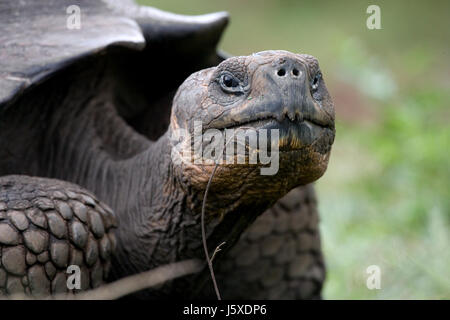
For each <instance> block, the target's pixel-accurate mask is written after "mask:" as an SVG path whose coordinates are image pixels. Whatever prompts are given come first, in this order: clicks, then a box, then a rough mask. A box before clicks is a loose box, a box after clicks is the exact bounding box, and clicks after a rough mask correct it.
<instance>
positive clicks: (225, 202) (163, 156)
mask: <svg viewBox="0 0 450 320" xmlns="http://www.w3.org/2000/svg"><path fill="white" fill-rule="evenodd" d="M168 136H169V133H166V134H165V135H163V136H162V137H161V138H160V139H159V140H158V141H157V142H155V143H152V144H151V145H150V146H149V147H148V149H147V150H145V151H144V152H142V153H140V154H138V155H136V156H135V157H133V158H131V159H128V160H126V161H121V162H111V163H110V164H108V167H107V168H108V169H107V170H108V172H107V173H106V176H110V177H114V178H113V180H114V179H118V180H117V183H114V184H112V185H111V184H110V185H109V187H108V191H107V192H106V193H105V192H104V191H101V190H99V191H98V192H99V193H100V194H101V195H99V196H100V197H101V198H102V199H106V198H107V199H108V202H109V203H110V204H111V206H112V207H113V208H114V209H115V211H116V213H117V215H118V218H119V228H118V230H117V233H116V234H117V236H118V251H117V254H116V257H115V261H114V268H113V272H114V274H113V277H114V278H119V277H122V276H124V275H128V274H133V273H137V272H141V271H145V270H148V269H151V268H154V267H156V266H159V265H162V264H167V263H170V262H175V261H179V260H184V259H190V258H198V259H200V260H202V261H204V259H205V257H204V252H203V247H202V238H201V207H202V201H203V196H204V191H205V190H204V189H194V188H192V185H191V184H190V183H189V179H188V178H187V177H186V176H185V175H183V174H182V171H181V170H180V168H179V167H178V166H176V165H174V163H173V162H172V158H171V147H170V143H169V138H168ZM212 168H213V166H207V167H205V168H204V170H205V172H204V175H205V176H206V177H208V178H209V176H210V174H211V172H212ZM221 169H222V168H221V167H219V168H218V169H217V170H218V171H220V170H221ZM242 173H243V174H244V173H245V175H247V176H252V175H258V176H259V168H256V167H255V168H249V167H248V166H242ZM218 177H219V176H218ZM222 178H223V177H222ZM250 181H252V179H250ZM261 183H262V184H263V183H264V182H261ZM266 183H267V182H266ZM102 184H103V183H102ZM105 184H106V181H105ZM257 187H258V186H257V185H255V184H252V183H249V182H248V181H247V180H246V178H243V175H236V177H234V178H233V177H230V180H229V181H227V182H225V181H223V180H220V179H219V180H217V181H216V180H214V179H213V180H212V184H211V188H210V191H209V195H208V199H207V203H206V213H205V217H206V219H205V221H206V233H207V242H208V247H209V251H210V252H211V253H212V252H213V251H214V249H215V248H216V247H217V246H218V245H219V244H220V243H222V242H226V244H225V245H224V246H223V247H222V249H224V252H226V251H227V250H228V249H229V248H231V247H232V246H233V244H234V243H235V242H236V241H237V240H238V238H239V236H240V234H241V233H242V232H243V230H244V229H245V228H246V227H247V226H248V225H249V224H250V223H251V222H252V221H253V220H254V219H255V218H256V217H257V215H258V214H259V213H262V212H263V211H264V210H265V209H266V208H267V207H268V206H270V205H271V204H272V203H274V202H275V201H276V200H277V199H278V198H279V197H281V195H278V194H277V193H276V192H275V194H274V190H273V189H271V191H270V192H269V193H268V195H267V196H265V197H261V196H260V192H259V191H258V190H256V192H254V191H255V189H256V188H257ZM287 188H289V187H288V186H286V191H285V192H287V191H288V190H287ZM233 189H234V192H233V191H232V190H233ZM258 189H259V188H258ZM274 189H275V188H274ZM281 189H282V190H283V189H284V188H281ZM252 192H253V193H254V195H252ZM261 192H262V191H261ZM280 192H283V191H280ZM269 194H270V196H269ZM243 213H245V214H243ZM199 277H200V278H204V275H199ZM192 281H194V280H192ZM167 290H169V289H167ZM159 291H160V293H162V292H161V291H164V290H161V289H159Z"/></svg>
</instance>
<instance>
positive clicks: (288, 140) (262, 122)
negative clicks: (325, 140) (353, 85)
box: [211, 116, 334, 151]
mask: <svg viewBox="0 0 450 320" xmlns="http://www.w3.org/2000/svg"><path fill="white" fill-rule="evenodd" d="M211 128H214V129H218V130H235V131H239V130H243V131H247V130H255V131H256V134H257V136H258V138H259V136H260V133H261V132H262V131H261V130H266V132H267V136H266V137H267V141H269V142H272V137H274V131H273V130H276V131H277V132H278V139H279V141H278V143H279V151H293V150H298V149H301V148H303V147H305V146H309V145H312V144H313V143H315V142H316V141H318V140H320V139H321V137H323V136H324V135H326V136H330V135H333V136H334V123H332V122H331V123H324V122H319V121H317V120H313V119H309V118H305V117H301V116H296V117H295V119H293V120H291V119H289V118H288V117H284V118H283V119H281V120H279V119H277V118H275V117H273V116H268V117H262V118H256V119H254V120H249V121H243V122H235V123H232V124H230V125H225V126H221V127H211Z"/></svg>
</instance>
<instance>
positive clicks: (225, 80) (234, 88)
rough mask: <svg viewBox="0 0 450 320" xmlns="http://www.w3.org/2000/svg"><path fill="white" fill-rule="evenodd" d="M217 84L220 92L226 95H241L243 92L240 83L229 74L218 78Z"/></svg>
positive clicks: (226, 73)
mask: <svg viewBox="0 0 450 320" xmlns="http://www.w3.org/2000/svg"><path fill="white" fill-rule="evenodd" d="M219 83H220V86H221V87H222V90H223V91H225V92H228V93H241V92H242V90H243V89H242V86H241V83H240V81H239V80H238V79H237V78H236V77H235V76H234V75H232V74H231V73H229V72H225V73H223V74H222V75H221V76H220V78H219Z"/></svg>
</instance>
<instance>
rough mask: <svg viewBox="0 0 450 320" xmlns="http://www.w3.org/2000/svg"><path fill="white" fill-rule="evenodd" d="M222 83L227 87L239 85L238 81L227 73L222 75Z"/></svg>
mask: <svg viewBox="0 0 450 320" xmlns="http://www.w3.org/2000/svg"><path fill="white" fill-rule="evenodd" d="M222 83H223V84H224V85H225V86H226V87H227V88H236V87H237V86H239V81H238V80H237V79H236V78H235V77H233V76H231V75H229V74H224V75H222Z"/></svg>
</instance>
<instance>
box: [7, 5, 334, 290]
mask: <svg viewBox="0 0 450 320" xmlns="http://www.w3.org/2000/svg"><path fill="white" fill-rule="evenodd" d="M77 14H78V16H75V22H77V21H78V23H79V25H78V26H77V25H75V27H73V25H72V26H71V25H70V23H72V22H73V21H70V19H72V18H74V16H73V15H77ZM76 19H78V20H76ZM227 22H228V16H227V14H226V13H213V14H207V15H201V16H183V15H177V14H172V13H168V12H164V11H160V10H158V9H154V8H150V7H144V6H138V5H136V4H134V3H132V2H131V1H116V0H95V1H94V0H39V1H35V0H33V1H32V0H23V1H16V0H3V1H1V2H0V147H1V148H0V150H1V157H0V261H1V262H0V294H3V295H10V294H13V293H20V294H22V295H31V296H35V297H42V296H45V295H54V294H58V293H65V292H72V293H77V292H79V291H83V290H88V289H92V288H96V287H98V286H101V285H102V284H104V283H106V282H112V281H114V280H117V279H121V278H124V277H126V276H130V275H133V274H137V273H140V272H143V271H146V270H150V269H153V268H155V267H158V266H162V265H165V264H169V263H172V262H176V261H182V260H186V259H198V260H200V261H203V262H204V261H205V254H204V251H203V247H202V232H201V220H202V219H201V213H202V204H203V198H204V193H205V191H206V186H207V183H208V181H209V180H210V178H211V184H210V186H209V190H208V192H209V193H208V198H207V201H206V203H205V217H204V220H205V230H206V232H205V234H206V239H207V245H208V248H209V249H210V250H211V251H212V250H213V249H214V248H216V247H218V246H219V245H221V244H222V245H221V251H220V252H218V253H217V255H216V257H214V260H213V264H214V269H215V273H216V278H217V283H218V286H219V287H220V290H221V294H222V296H223V297H224V298H225V299H240V298H248V299H252V298H254V299H277V298H282V299H297V298H304V299H312V298H320V291H321V287H322V284H323V281H324V277H325V267H324V262H323V257H322V253H321V248H320V239H319V231H318V213H317V202H316V197H315V194H314V189H313V186H312V185H311V183H312V182H314V181H315V180H317V179H318V178H319V177H321V176H322V175H323V173H324V172H325V170H326V167H327V164H328V159H329V155H330V150H331V145H332V143H333V140H334V135H335V129H334V108H333V103H332V100H331V98H330V96H329V93H328V91H327V89H326V87H325V83H324V80H323V78H322V74H321V71H320V69H319V65H318V62H317V60H316V59H315V58H314V57H312V56H310V55H307V54H294V53H291V52H287V51H264V52H259V53H255V54H252V55H249V56H239V57H229V56H227V55H226V54H224V53H221V52H218V51H217V50H216V45H217V43H218V41H219V39H220V36H221V34H222V32H223V30H224V28H225V26H226V25H227ZM199 124H200V134H203V133H204V132H206V131H207V130H214V132H215V133H217V132H219V133H224V132H228V130H230V129H239V128H241V129H245V130H248V129H249V128H250V129H253V130H254V132H256V133H257V135H258V139H260V137H261V132H263V130H269V131H270V132H273V130H277V132H278V138H277V136H276V135H271V136H270V137H271V142H270V143H272V144H271V145H270V148H275V147H274V145H273V142H274V141H273V140H274V139H276V141H275V143H276V145H277V146H278V148H279V149H278V150H279V153H278V154H279V158H278V162H279V163H278V168H277V169H278V170H277V171H276V173H275V174H262V169H263V168H267V166H268V165H267V163H266V164H262V163H259V162H258V163H256V164H255V163H250V162H249V161H244V163H234V162H230V163H228V162H220V161H218V160H217V159H218V158H214V159H216V160H212V161H206V160H208V159H203V160H205V161H203V160H202V159H200V161H195V160H194V161H188V160H189V159H187V158H186V157H184V156H181V154H183V155H184V154H185V153H184V152H185V151H186V152H187V151H188V150H187V149H188V148H190V147H191V146H192V145H191V143H190V142H188V143H186V141H187V140H186V139H184V138H183V137H181V138H182V139H181V140H180V139H178V138H180V137H179V136H176V135H175V136H176V138H173V136H174V133H176V132H179V131H180V130H184V132H187V133H189V134H194V131H195V130H198V127H199ZM264 132H267V131H264ZM232 138H234V136H232ZM245 139H246V137H245V136H244V142H243V143H244V145H245V148H244V151H245V152H246V153H245V155H244V158H245V159H247V160H248V158H249V156H250V149H249V147H248V146H249V143H250V142H249V141H250V139H248V140H245ZM188 141H191V140H188ZM261 141H262V140H261ZM228 142H229V141H228ZM228 142H227V143H228ZM231 142H233V143H232V145H233V146H234V145H235V143H234V142H235V141H234V140H231ZM213 143H215V140H214V139H213V138H210V140H203V141H201V146H202V147H204V148H205V150H206V149H207V148H208V146H211V145H212V144H213ZM194 144H195V143H194ZM227 150H228V149H227ZM231 150H235V149H231ZM236 150H237V149H236ZM174 151H176V152H174ZM257 151H258V152H260V151H261V150H257ZM271 151H273V152H274V153H275V152H276V149H271ZM186 154H189V153H188V152H187V153H186ZM221 156H222V154H221ZM226 156H231V159H234V158H235V157H237V156H238V154H237V151H236V153H235V151H232V153H231V154H227V155H226ZM193 158H195V156H193V157H191V160H192V159H193ZM196 159H197V158H196ZM245 159H244V160H245ZM197 160H198V159H197ZM209 160H211V159H209ZM216 169H217V170H216ZM213 170H214V171H215V174H214V176H213V177H211V175H212V173H213ZM73 265H75V266H78V267H79V270H81V287H79V288H69V287H68V286H67V283H66V279H67V277H68V273H67V268H68V267H69V266H73ZM202 266H203V267H202V268H201V271H199V272H197V273H195V274H193V275H189V276H186V277H182V278H179V279H176V280H173V281H169V282H167V283H165V284H163V285H160V286H158V287H156V288H150V289H148V290H143V291H141V292H139V293H137V294H136V296H137V297H144V298H164V297H171V298H173V297H183V298H214V297H215V296H214V291H213V286H212V282H211V279H210V278H209V271H208V267H207V264H206V263H205V262H204V263H203V264H202Z"/></svg>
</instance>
